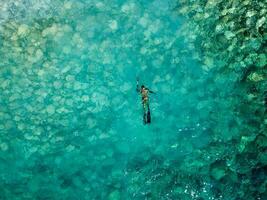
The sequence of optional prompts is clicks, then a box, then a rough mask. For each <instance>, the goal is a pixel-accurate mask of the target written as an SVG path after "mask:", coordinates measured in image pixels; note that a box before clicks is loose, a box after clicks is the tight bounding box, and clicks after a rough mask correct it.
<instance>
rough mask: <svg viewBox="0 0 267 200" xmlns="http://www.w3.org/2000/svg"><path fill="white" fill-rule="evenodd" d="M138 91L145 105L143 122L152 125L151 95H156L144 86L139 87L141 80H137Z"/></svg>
mask: <svg viewBox="0 0 267 200" xmlns="http://www.w3.org/2000/svg"><path fill="white" fill-rule="evenodd" d="M136 82H137V84H136V91H137V92H138V93H140V94H141V96H142V104H143V113H144V114H143V122H144V124H150V123H151V114H150V108H149V96H148V94H149V93H152V94H155V92H153V91H151V90H150V89H148V88H146V87H145V86H144V85H142V86H141V88H140V87H139V79H138V78H136Z"/></svg>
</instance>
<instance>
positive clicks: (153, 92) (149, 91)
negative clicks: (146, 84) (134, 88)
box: [147, 88, 156, 94]
mask: <svg viewBox="0 0 267 200" xmlns="http://www.w3.org/2000/svg"><path fill="white" fill-rule="evenodd" d="M147 89H148V88H147ZM148 91H149V92H150V93H152V94H156V93H155V92H153V91H152V90H150V89H148Z"/></svg>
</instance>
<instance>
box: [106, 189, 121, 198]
mask: <svg viewBox="0 0 267 200" xmlns="http://www.w3.org/2000/svg"><path fill="white" fill-rule="evenodd" d="M120 199H121V195H120V192H119V190H114V191H112V192H111V193H110V194H109V195H108V200H120Z"/></svg>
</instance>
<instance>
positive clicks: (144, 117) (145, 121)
mask: <svg viewBox="0 0 267 200" xmlns="http://www.w3.org/2000/svg"><path fill="white" fill-rule="evenodd" d="M143 122H144V124H146V123H147V115H146V113H144V116H143Z"/></svg>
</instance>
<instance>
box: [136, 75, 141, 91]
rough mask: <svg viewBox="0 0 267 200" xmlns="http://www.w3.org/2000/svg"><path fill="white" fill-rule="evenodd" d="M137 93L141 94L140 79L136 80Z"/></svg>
mask: <svg viewBox="0 0 267 200" xmlns="http://www.w3.org/2000/svg"><path fill="white" fill-rule="evenodd" d="M136 92H140V86H139V78H136Z"/></svg>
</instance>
